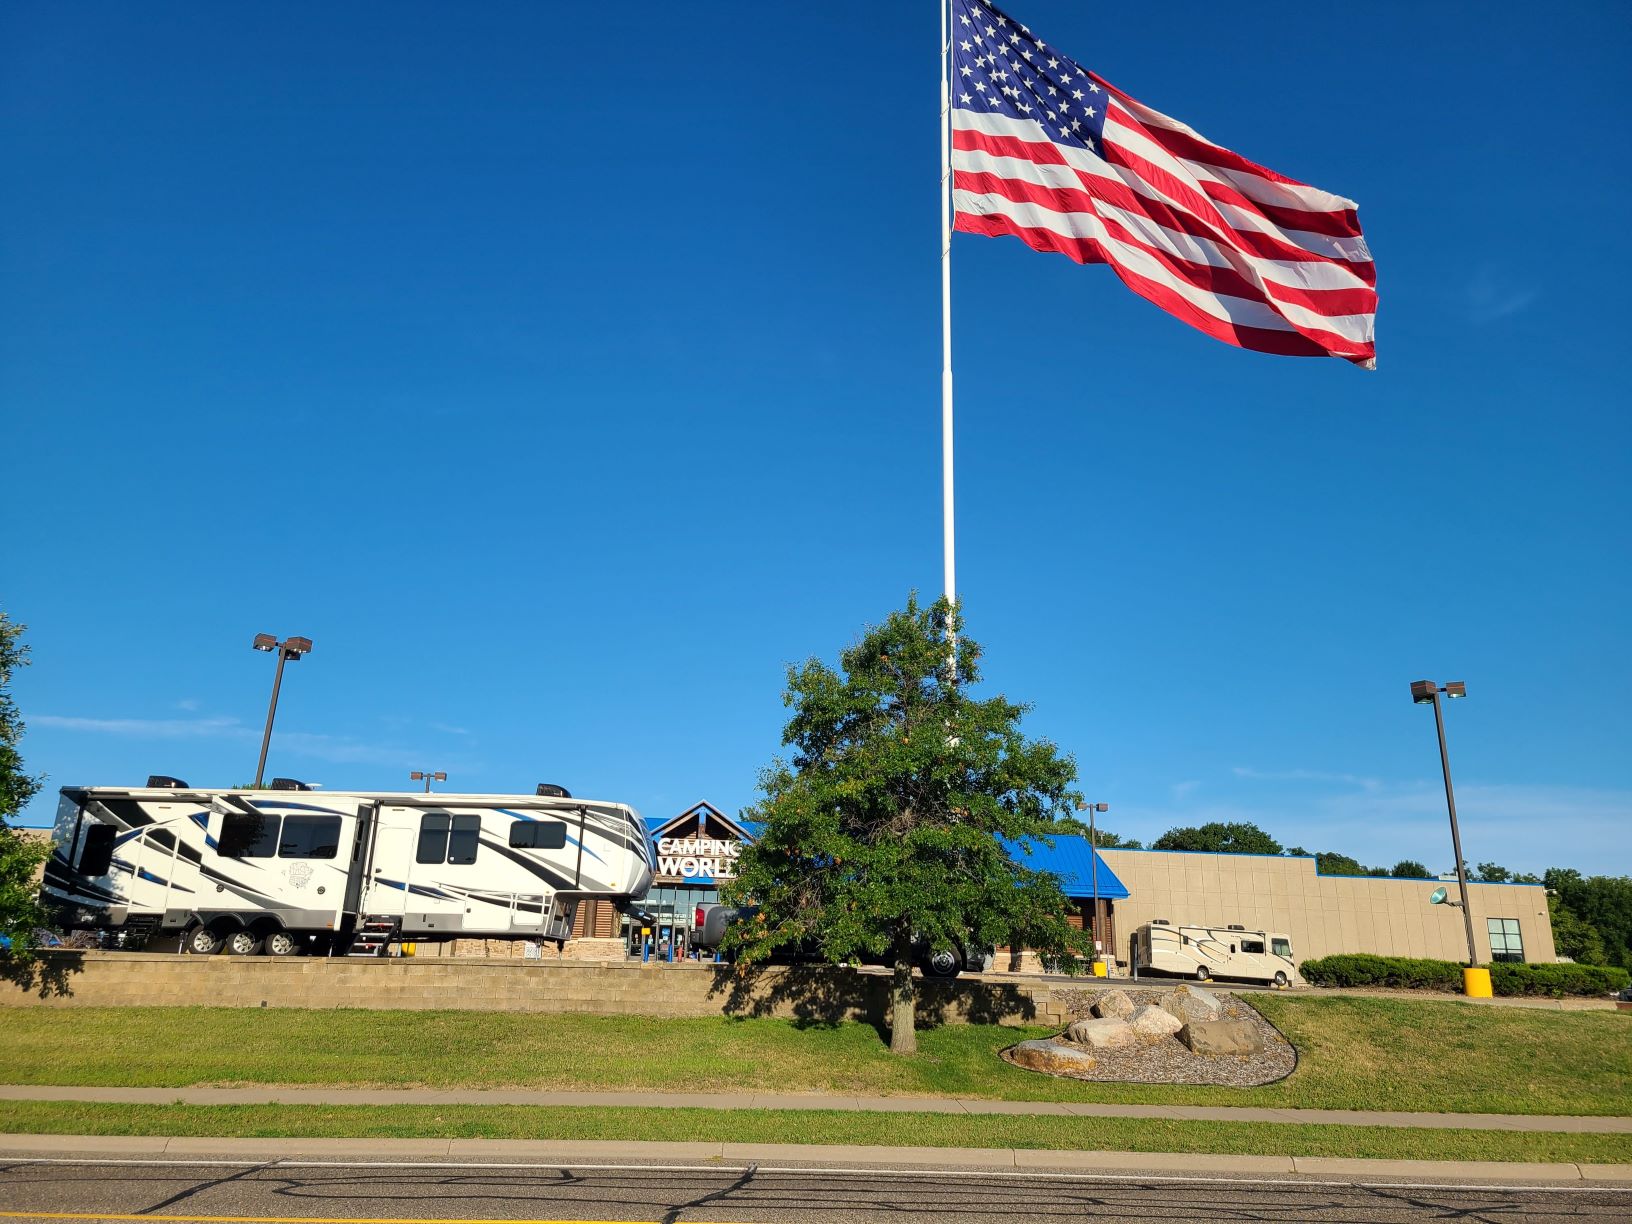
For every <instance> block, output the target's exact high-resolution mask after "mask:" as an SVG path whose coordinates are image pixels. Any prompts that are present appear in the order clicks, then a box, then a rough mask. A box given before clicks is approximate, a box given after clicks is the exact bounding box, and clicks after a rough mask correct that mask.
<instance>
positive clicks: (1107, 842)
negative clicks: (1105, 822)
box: [1094, 829, 1145, 850]
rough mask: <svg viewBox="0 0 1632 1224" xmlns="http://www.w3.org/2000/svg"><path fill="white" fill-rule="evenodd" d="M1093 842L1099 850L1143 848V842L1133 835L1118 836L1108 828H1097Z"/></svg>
mask: <svg viewBox="0 0 1632 1224" xmlns="http://www.w3.org/2000/svg"><path fill="white" fill-rule="evenodd" d="M1094 844H1095V845H1097V846H1098V847H1099V848H1100V849H1101V850H1143V849H1144V848H1145V843H1144V842H1142V841H1140V840H1138V839H1137V838H1134V837H1119V836H1117V835H1116V834H1115V833H1112V832H1111V831H1110V830H1109V829H1098V830H1096V831H1095V834H1094Z"/></svg>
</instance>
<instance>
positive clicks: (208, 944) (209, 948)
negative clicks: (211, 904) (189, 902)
mask: <svg viewBox="0 0 1632 1224" xmlns="http://www.w3.org/2000/svg"><path fill="white" fill-rule="evenodd" d="M220 950H221V937H220V936H219V935H217V934H216V933H215V932H214V931H212V930H210V928H209V927H207V926H198V927H194V928H193V930H192V933H191V934H190V935H188V936H187V951H189V952H191V953H192V954H193V955H194V956H213V955H214V954H215V953H217V952H219V951H220Z"/></svg>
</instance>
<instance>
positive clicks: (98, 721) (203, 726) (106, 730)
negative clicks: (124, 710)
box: [28, 714, 248, 739]
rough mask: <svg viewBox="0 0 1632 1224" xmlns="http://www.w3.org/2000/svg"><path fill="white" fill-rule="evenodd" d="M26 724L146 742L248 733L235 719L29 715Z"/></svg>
mask: <svg viewBox="0 0 1632 1224" xmlns="http://www.w3.org/2000/svg"><path fill="white" fill-rule="evenodd" d="M28 722H29V725H30V726H34V727H57V728H59V729H61V730H64V731H93V732H97V733H100V734H103V735H133V736H140V737H142V738H146V739H196V738H198V737H201V736H208V737H217V738H218V737H221V736H235V735H237V734H238V732H240V731H246V732H247V731H248V728H246V727H244V726H243V725H242V724H241V723H240V722H239V721H238V720H237V719H236V718H72V717H66V716H63V715H58V714H31V715H29V717H28Z"/></svg>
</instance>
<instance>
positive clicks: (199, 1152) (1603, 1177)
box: [0, 1134, 1632, 1189]
mask: <svg viewBox="0 0 1632 1224" xmlns="http://www.w3.org/2000/svg"><path fill="white" fill-rule="evenodd" d="M0 1157H3V1158H7V1159H22V1160H28V1159H34V1160H66V1161H71V1160H73V1159H74V1158H75V1157H81V1158H85V1159H95V1160H110V1159H112V1160H118V1159H127V1160H142V1159H163V1160H166V1161H169V1162H186V1161H189V1160H198V1161H199V1162H201V1163H203V1162H209V1163H225V1162H233V1163H244V1164H249V1165H261V1164H266V1165H276V1164H277V1163H280V1162H290V1163H296V1162H299V1161H301V1160H315V1161H326V1162H333V1161H357V1162H359V1163H385V1162H401V1163H404V1164H407V1163H414V1162H419V1163H423V1162H437V1161H450V1162H453V1161H468V1162H471V1163H482V1162H487V1163H494V1164H497V1163H517V1164H521V1163H526V1164H535V1165H536V1164H553V1165H559V1166H563V1167H567V1168H571V1167H573V1166H575V1165H583V1164H587V1163H590V1162H596V1163H597V1164H600V1163H602V1162H607V1163H613V1164H616V1165H618V1166H634V1167H638V1166H639V1165H640V1164H641V1163H642V1162H646V1163H664V1164H686V1165H696V1164H704V1163H706V1164H716V1163H718V1164H722V1165H735V1166H744V1167H754V1166H757V1167H758V1168H759V1169H761V1170H762V1171H768V1167H770V1168H774V1167H775V1166H777V1165H790V1166H791V1165H802V1166H806V1167H811V1166H814V1167H818V1168H824V1169H832V1170H839V1169H853V1168H859V1167H870V1168H873V1169H886V1168H896V1169H911V1168H917V1169H941V1170H953V1171H956V1172H959V1173H967V1172H971V1171H977V1170H978V1171H988V1170H990V1171H996V1172H1002V1171H1005V1170H1012V1171H1016V1172H1021V1173H1035V1174H1041V1173H1044V1172H1051V1173H1054V1174H1056V1175H1058V1174H1075V1175H1077V1176H1081V1177H1095V1176H1098V1177H1128V1176H1137V1175H1148V1176H1152V1177H1155V1178H1159V1179H1162V1180H1186V1179H1207V1180H1213V1179H1221V1178H1227V1179H1241V1180H1246V1181H1250V1180H1252V1179H1254V1178H1262V1177H1265V1176H1269V1175H1278V1176H1283V1177H1284V1176H1288V1175H1291V1176H1303V1177H1309V1178H1324V1179H1328V1180H1333V1181H1336V1180H1343V1181H1366V1180H1372V1179H1378V1178H1383V1179H1387V1178H1396V1179H1409V1180H1411V1181H1414V1182H1418V1183H1422V1182H1455V1183H1467V1182H1501V1183H1520V1184H1527V1185H1536V1184H1542V1185H1549V1186H1550V1185H1560V1184H1564V1185H1568V1184H1570V1183H1576V1184H1580V1183H1583V1182H1585V1183H1594V1184H1596V1185H1598V1186H1601V1187H1602V1188H1605V1189H1608V1188H1609V1187H1610V1185H1611V1184H1613V1183H1619V1184H1622V1185H1625V1184H1632V1166H1628V1165H1606V1164H1576V1163H1571V1162H1558V1163H1540V1162H1525V1163H1521V1162H1498V1161H1474V1160H1353V1159H1346V1158H1343V1157H1335V1156H1213V1155H1200V1154H1191V1153H1168V1152H1080V1151H1048V1150H1043V1149H1031V1148H950V1147H948V1148H889V1147H864V1146H840V1145H816V1144H803V1143H720V1142H707V1143H686V1142H680V1143H651V1142H646V1143H634V1142H627V1141H618V1142H615V1143H611V1142H605V1141H600V1140H553V1139H547V1140H541V1139H174V1138H166V1137H164V1136H151V1137H149V1136H118V1137H113V1136H100V1135H6V1134H0Z"/></svg>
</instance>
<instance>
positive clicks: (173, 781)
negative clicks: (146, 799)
mask: <svg viewBox="0 0 1632 1224" xmlns="http://www.w3.org/2000/svg"><path fill="white" fill-rule="evenodd" d="M147 785H148V787H149V788H150V789H152V790H186V789H187V783H185V782H183V781H182V780H181V779H180V778H172V777H171V776H170V775H169V774H148V775H147Z"/></svg>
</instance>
